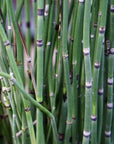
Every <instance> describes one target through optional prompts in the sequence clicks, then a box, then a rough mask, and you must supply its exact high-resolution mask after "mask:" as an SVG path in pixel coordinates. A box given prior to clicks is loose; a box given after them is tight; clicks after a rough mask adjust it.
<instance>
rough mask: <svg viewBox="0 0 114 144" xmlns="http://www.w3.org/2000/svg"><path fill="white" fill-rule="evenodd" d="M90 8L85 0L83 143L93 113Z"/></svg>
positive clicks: (85, 139)
mask: <svg viewBox="0 0 114 144" xmlns="http://www.w3.org/2000/svg"><path fill="white" fill-rule="evenodd" d="M90 10H91V2H90V1H89V0H86V1H85V9H84V22H83V53H84V65H85V117H84V131H83V141H82V144H89V139H90V134H91V132H90V115H91V94H92V91H91V89H92V74H91V61H90V45H89V43H90V41H89V38H90V29H89V27H90Z"/></svg>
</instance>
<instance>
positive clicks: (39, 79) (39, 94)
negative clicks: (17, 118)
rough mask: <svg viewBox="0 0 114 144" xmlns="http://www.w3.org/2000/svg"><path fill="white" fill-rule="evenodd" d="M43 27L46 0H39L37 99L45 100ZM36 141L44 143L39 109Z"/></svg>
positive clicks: (40, 143)
mask: <svg viewBox="0 0 114 144" xmlns="http://www.w3.org/2000/svg"><path fill="white" fill-rule="evenodd" d="M43 28H44V0H37V41H36V44H37V96H36V100H37V101H38V102H39V103H41V104H42V102H43ZM36 113H37V127H36V143H38V144H44V132H43V114H42V112H41V111H40V110H39V109H37V112H36Z"/></svg>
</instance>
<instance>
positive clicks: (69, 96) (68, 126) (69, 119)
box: [62, 0, 72, 144]
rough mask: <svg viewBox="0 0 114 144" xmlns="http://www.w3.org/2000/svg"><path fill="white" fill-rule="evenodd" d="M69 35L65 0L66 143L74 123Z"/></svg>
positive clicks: (65, 143)
mask: <svg viewBox="0 0 114 144" xmlns="http://www.w3.org/2000/svg"><path fill="white" fill-rule="evenodd" d="M67 36H68V0H65V1H63V38H62V44H63V45H62V55H63V65H64V77H65V83H66V89H67V101H68V109H67V121H66V130H65V139H64V144H68V143H69V138H70V134H71V125H72V92H71V85H70V78H69V65H68V49H67Z"/></svg>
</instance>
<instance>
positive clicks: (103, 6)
mask: <svg viewBox="0 0 114 144" xmlns="http://www.w3.org/2000/svg"><path fill="white" fill-rule="evenodd" d="M99 13H100V14H101V18H100V19H99V20H100V21H98V23H99V26H98V30H99V33H98V34H96V36H97V37H96V42H95V54H94V61H93V62H94V63H93V64H94V68H93V87H92V112H91V143H92V144H97V143H98V141H97V110H98V109H97V107H98V100H97V97H98V79H99V69H100V65H101V55H102V48H103V43H104V36H105V26H106V18H107V0H101V1H100V9H99Z"/></svg>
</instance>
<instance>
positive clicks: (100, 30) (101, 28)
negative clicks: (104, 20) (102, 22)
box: [99, 26, 105, 34]
mask: <svg viewBox="0 0 114 144" xmlns="http://www.w3.org/2000/svg"><path fill="white" fill-rule="evenodd" d="M104 32H105V27H102V26H101V27H100V28H99V33H100V34H104Z"/></svg>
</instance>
